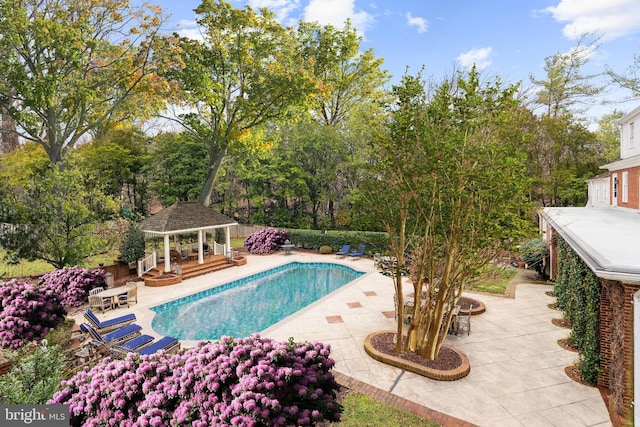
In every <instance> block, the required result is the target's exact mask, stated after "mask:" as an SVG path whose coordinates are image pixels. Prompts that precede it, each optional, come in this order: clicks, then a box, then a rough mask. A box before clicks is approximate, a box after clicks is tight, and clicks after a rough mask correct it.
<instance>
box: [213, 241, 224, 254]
mask: <svg viewBox="0 0 640 427" xmlns="http://www.w3.org/2000/svg"><path fill="white" fill-rule="evenodd" d="M225 250H226V247H225V245H221V244H220V243H218V242H213V254H214V255H225Z"/></svg>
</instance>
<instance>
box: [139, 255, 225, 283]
mask: <svg viewBox="0 0 640 427" xmlns="http://www.w3.org/2000/svg"><path fill="white" fill-rule="evenodd" d="M233 266H234V264H233V263H229V262H228V261H227V257H225V256H224V255H211V256H209V257H205V259H204V263H203V264H198V262H197V261H190V262H182V263H180V268H182V279H183V280H184V279H190V278H192V277H196V276H201V275H203V274H207V273H211V272H213V271H218V270H222V269H225V268H228V267H233ZM163 271H164V264H158V266H157V267H156V268H154V269H152V270H150V271H148V272H147V274H145V276H147V277H157V276H159V275H160V274H162V272H163Z"/></svg>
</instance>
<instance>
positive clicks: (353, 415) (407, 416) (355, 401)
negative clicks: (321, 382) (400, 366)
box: [332, 391, 439, 427]
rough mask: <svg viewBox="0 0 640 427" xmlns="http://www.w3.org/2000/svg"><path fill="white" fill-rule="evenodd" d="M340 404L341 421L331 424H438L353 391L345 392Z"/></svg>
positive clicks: (427, 426)
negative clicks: (341, 408)
mask: <svg viewBox="0 0 640 427" xmlns="http://www.w3.org/2000/svg"><path fill="white" fill-rule="evenodd" d="M342 405H343V406H344V411H343V412H342V417H341V421H340V422H339V423H334V424H332V425H336V426H341V427H367V426H370V427H379V426H385V427H406V426H412V427H437V426H438V425H439V424H436V423H433V422H431V421H428V420H425V419H424V418H420V417H418V416H417V415H413V414H411V413H409V412H405V411H402V410H400V409H398V408H396V407H394V406H391V405H389V404H387V403H382V402H379V401H377V400H375V399H373V398H371V397H369V396H365V395H363V394H360V393H357V392H354V391H349V392H347V394H346V395H345V397H344V400H343V401H342Z"/></svg>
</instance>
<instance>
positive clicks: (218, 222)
mask: <svg viewBox="0 0 640 427" xmlns="http://www.w3.org/2000/svg"><path fill="white" fill-rule="evenodd" d="M232 225H238V223H237V222H236V221H234V220H232V219H231V218H229V217H227V216H225V215H223V214H221V213H219V212H216V211H214V210H213V209H211V208H207V207H204V206H202V205H201V204H200V203H198V202H176V203H174V204H173V205H171V206H169V207H167V208H165V209H163V210H161V211H160V212H158V213H157V214H154V215H151V216H150V217H148V218H145V219H144V220H142V222H140V228H141V229H142V231H143V232H144V233H148V234H154V235H160V236H163V237H164V271H165V273H168V272H170V271H171V257H170V248H169V236H172V235H176V234H184V233H192V232H197V233H198V263H199V264H202V263H204V252H203V243H204V235H205V233H206V232H207V231H214V230H216V229H218V228H223V229H224V231H225V238H226V239H225V240H226V242H225V245H224V246H223V245H218V244H217V243H216V242H215V241H214V244H213V248H212V249H213V250H214V253H216V254H217V253H219V252H222V254H225V255H227V254H228V253H229V251H230V250H231V233H230V228H231V226H232ZM220 247H221V248H220Z"/></svg>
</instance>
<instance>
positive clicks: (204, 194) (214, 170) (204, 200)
mask: <svg viewBox="0 0 640 427" xmlns="http://www.w3.org/2000/svg"><path fill="white" fill-rule="evenodd" d="M226 154H227V149H226V148H222V149H220V151H218V152H217V155H215V157H214V158H212V159H210V160H209V170H208V171H207V179H206V181H205V182H204V186H203V187H202V191H201V192H200V197H198V202H200V204H201V205H202V206H205V207H209V206H211V196H212V195H213V188H214V186H215V183H216V178H217V177H218V172H219V171H220V166H221V165H222V160H223V159H224V156H225V155H226Z"/></svg>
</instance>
